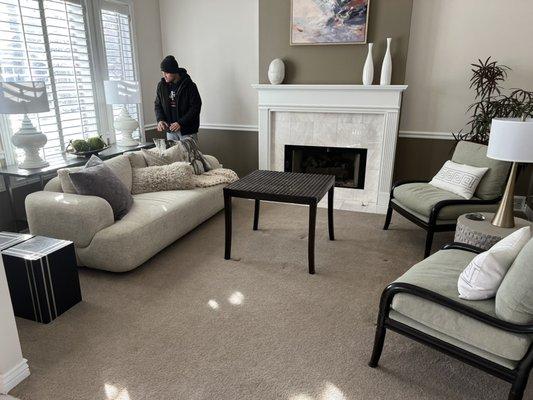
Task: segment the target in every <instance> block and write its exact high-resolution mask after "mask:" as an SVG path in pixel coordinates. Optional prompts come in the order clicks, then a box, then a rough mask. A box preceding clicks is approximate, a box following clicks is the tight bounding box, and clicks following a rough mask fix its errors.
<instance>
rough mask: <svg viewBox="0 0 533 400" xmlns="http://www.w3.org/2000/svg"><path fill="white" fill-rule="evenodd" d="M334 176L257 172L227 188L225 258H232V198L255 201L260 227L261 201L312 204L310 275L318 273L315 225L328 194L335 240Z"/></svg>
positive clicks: (257, 222)
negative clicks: (317, 212)
mask: <svg viewBox="0 0 533 400" xmlns="http://www.w3.org/2000/svg"><path fill="white" fill-rule="evenodd" d="M334 188H335V176H334V175H319V174H302V173H295V172H277V171H263V170H257V171H254V172H252V173H251V174H249V175H246V176H245V177H244V178H242V179H239V180H238V181H236V182H233V183H232V184H230V185H228V186H226V187H225V188H224V213H225V218H226V245H225V253H224V258H225V259H226V260H229V259H230V258H231V230H232V227H231V198H232V197H242V198H245V199H254V200H255V210H254V226H253V229H254V230H257V229H258V225H259V208H260V201H261V200H268V201H276V202H282V203H293V204H307V205H309V242H308V248H307V254H308V262H309V273H310V274H314V273H315V226H316V208H317V204H318V202H319V201H320V200H321V199H322V197H324V196H325V195H326V193H327V194H328V228H329V239H330V240H335V234H334V231H333V191H334Z"/></svg>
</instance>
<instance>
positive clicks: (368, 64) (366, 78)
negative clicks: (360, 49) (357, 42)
mask: <svg viewBox="0 0 533 400" xmlns="http://www.w3.org/2000/svg"><path fill="white" fill-rule="evenodd" d="M373 46H374V43H368V54H367V56H366V61H365V66H364V67H363V85H367V86H368V85H372V82H373V81H374V60H373V59H372V47H373Z"/></svg>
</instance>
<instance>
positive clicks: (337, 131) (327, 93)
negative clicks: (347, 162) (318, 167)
mask: <svg viewBox="0 0 533 400" xmlns="http://www.w3.org/2000/svg"><path fill="white" fill-rule="evenodd" d="M252 87H253V88H254V89H256V90H257V92H258V113H259V137H258V144H259V168H260V169H271V170H281V171H283V169H284V161H283V160H284V146H285V145H289V144H290V145H308V146H327V147H352V148H366V149H368V151H369V152H370V156H369V159H367V165H366V171H365V181H364V182H365V184H364V188H363V189H346V188H336V189H335V196H336V200H335V204H334V206H335V208H337V209H344V210H352V211H367V212H378V213H382V214H384V213H385V212H386V210H387V205H388V201H389V195H390V188H391V185H392V173H393V168H394V157H395V152H396V143H397V139H398V126H399V113H400V108H401V103H402V93H403V91H404V90H406V89H407V86H406V85H371V86H365V85H283V84H281V85H268V84H255V85H252ZM321 203H322V202H321Z"/></svg>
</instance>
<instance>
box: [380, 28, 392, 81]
mask: <svg viewBox="0 0 533 400" xmlns="http://www.w3.org/2000/svg"><path fill="white" fill-rule="evenodd" d="M391 41H392V38H387V51H386V52H385V57H383V64H381V77H380V79H379V84H380V85H390V82H391V76H392V58H391V55H390V44H391Z"/></svg>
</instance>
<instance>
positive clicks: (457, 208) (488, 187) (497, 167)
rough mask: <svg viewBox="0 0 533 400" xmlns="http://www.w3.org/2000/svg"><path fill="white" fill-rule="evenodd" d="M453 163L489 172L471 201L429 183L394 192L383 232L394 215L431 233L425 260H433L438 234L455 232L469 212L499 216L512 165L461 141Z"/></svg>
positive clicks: (402, 183) (413, 183)
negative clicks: (432, 251) (430, 257)
mask: <svg viewBox="0 0 533 400" xmlns="http://www.w3.org/2000/svg"><path fill="white" fill-rule="evenodd" d="M452 161H453V162H456V163H459V164H467V165H471V166H474V167H487V168H489V170H488V171H487V172H486V173H485V175H484V176H483V179H481V182H479V185H478V187H477V189H476V192H475V193H474V197H473V198H472V199H470V200H467V199H465V198H464V197H461V196H459V195H457V194H455V193H451V192H448V191H446V190H443V189H439V188H437V187H435V186H432V185H430V184H429V183H428V181H400V182H396V183H395V184H394V185H393V187H392V190H391V194H390V200H389V206H388V209H387V216H386V218H385V225H384V226H383V229H385V230H386V229H388V228H389V225H390V222H391V218H392V211H393V210H396V211H397V212H398V213H399V214H401V215H403V216H404V217H405V218H407V219H408V220H410V221H412V222H414V223H415V224H417V225H418V226H420V227H421V228H423V229H425V230H426V231H427V236H426V247H425V251H424V257H427V256H429V254H430V252H431V245H432V244H433V234H434V233H435V232H445V231H453V230H455V226H456V223H457V218H458V217H459V216H460V215H461V214H464V213H468V212H496V210H497V208H498V203H499V201H500V199H501V196H502V194H503V191H504V188H505V183H506V180H507V176H508V174H509V169H510V166H511V164H510V163H508V162H504V161H499V160H494V159H491V158H488V157H487V146H485V145H482V144H477V143H472V142H465V141H460V142H458V143H457V147H456V148H455V151H454V153H453V156H452Z"/></svg>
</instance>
